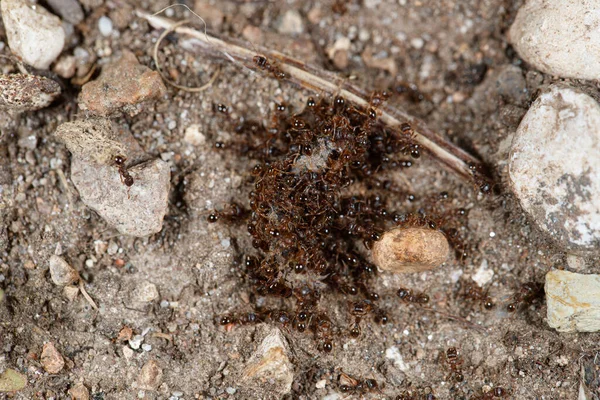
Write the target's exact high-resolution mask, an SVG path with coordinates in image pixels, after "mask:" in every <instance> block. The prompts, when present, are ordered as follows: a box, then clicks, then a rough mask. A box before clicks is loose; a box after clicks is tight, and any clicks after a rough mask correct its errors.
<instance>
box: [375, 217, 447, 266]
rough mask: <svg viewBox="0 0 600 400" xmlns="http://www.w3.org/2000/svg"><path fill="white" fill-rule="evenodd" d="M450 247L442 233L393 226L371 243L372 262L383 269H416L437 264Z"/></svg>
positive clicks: (445, 256) (425, 229)
mask: <svg viewBox="0 0 600 400" xmlns="http://www.w3.org/2000/svg"><path fill="white" fill-rule="evenodd" d="M449 252H450V246H449V245H448V240H447V239H446V237H445V236H444V234H443V233H442V232H440V231H437V230H434V229H428V228H395V229H391V230H389V231H387V232H385V233H384V234H383V236H382V237H381V239H380V240H378V241H377V242H375V243H374V244H373V249H372V252H371V254H372V256H373V262H374V263H375V265H377V266H378V267H379V268H381V269H382V270H384V271H390V272H395V273H403V272H420V271H427V270H430V269H433V268H435V267H439V266H440V265H441V264H443V263H444V262H445V261H446V259H447V258H448V254H449Z"/></svg>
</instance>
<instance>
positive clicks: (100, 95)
mask: <svg viewBox="0 0 600 400" xmlns="http://www.w3.org/2000/svg"><path fill="white" fill-rule="evenodd" d="M166 91H167V88H166V87H165V85H164V83H163V81H162V79H161V77H160V75H159V73H158V72H156V71H152V70H151V69H150V68H148V67H146V66H145V65H141V64H140V63H139V62H138V60H137V58H136V57H135V55H134V54H133V53H132V52H130V51H128V50H123V53H122V55H121V57H120V58H119V59H118V60H116V61H113V62H112V63H110V64H108V65H106V66H105V67H104V68H103V69H102V73H101V74H100V76H99V77H98V79H96V80H93V81H91V82H88V83H86V84H85V85H83V87H82V88H81V94H80V95H79V108H81V109H82V110H85V111H87V112H88V113H89V114H90V115H97V116H110V115H118V114H120V113H122V112H125V113H128V114H129V115H131V116H134V115H136V114H138V113H140V112H141V111H142V109H143V103H144V102H146V101H149V100H153V99H158V98H160V97H161V96H163V95H164V94H165V93H166Z"/></svg>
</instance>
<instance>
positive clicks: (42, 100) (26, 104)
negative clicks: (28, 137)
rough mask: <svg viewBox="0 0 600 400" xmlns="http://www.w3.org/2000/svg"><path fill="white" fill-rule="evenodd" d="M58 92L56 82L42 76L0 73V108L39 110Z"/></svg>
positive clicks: (56, 95)
mask: <svg viewBox="0 0 600 400" xmlns="http://www.w3.org/2000/svg"><path fill="white" fill-rule="evenodd" d="M60 92H61V90H60V86H59V84H58V83H56V82H55V81H54V80H52V79H49V78H45V77H43V76H38V75H25V74H11V75H0V110H7V111H8V110H11V111H15V112H24V111H34V110H39V109H41V108H44V107H47V106H49V105H50V103H52V102H53V101H54V99H56V98H57V97H58V96H59V95H60Z"/></svg>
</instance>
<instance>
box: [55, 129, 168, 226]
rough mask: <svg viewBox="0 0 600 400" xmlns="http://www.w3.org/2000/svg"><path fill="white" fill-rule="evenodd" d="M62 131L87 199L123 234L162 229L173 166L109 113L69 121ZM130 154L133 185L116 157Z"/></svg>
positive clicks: (74, 175) (58, 133) (78, 184)
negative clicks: (151, 154) (152, 156)
mask: <svg viewBox="0 0 600 400" xmlns="http://www.w3.org/2000/svg"><path fill="white" fill-rule="evenodd" d="M55 134H56V136H57V137H58V138H59V140H61V141H63V142H64V143H65V144H66V146H67V148H68V149H69V151H71V153H72V159H71V180H72V181H73V184H74V185H75V187H76V188H77V190H78V191H79V195H80V197H81V200H82V201H83V202H84V203H85V204H86V205H87V206H88V207H90V208H91V209H93V210H94V211H96V212H97V213H98V214H99V215H100V216H101V217H102V218H103V219H104V220H105V221H106V222H107V223H108V224H109V225H111V226H112V227H114V228H116V229H117V230H118V231H119V232H120V233H121V234H124V235H129V236H136V237H144V236H148V235H152V234H154V233H157V232H160V230H161V229H162V225H163V219H164V216H165V214H166V212H167V209H168V206H169V202H168V197H169V189H170V179H171V171H170V168H169V165H168V164H167V163H166V162H164V161H162V160H160V159H154V160H148V161H146V159H147V157H148V156H147V155H145V153H144V152H143V151H142V150H141V148H140V146H139V144H137V142H136V141H135V139H134V138H133V136H132V135H131V133H130V132H129V131H126V130H124V129H118V128H117V127H116V126H114V125H112V124H111V122H110V121H109V120H105V119H87V120H79V121H75V122H67V123H64V124H62V125H60V126H59V127H58V129H57V130H56V133H55ZM119 154H121V155H124V156H125V157H127V159H128V160H130V161H131V162H134V161H135V162H138V163H137V164H135V165H133V166H132V167H128V168H127V171H128V173H129V174H130V175H131V176H132V177H133V180H134V182H133V185H132V186H130V187H128V186H126V185H125V184H123V182H121V176H120V174H119V172H118V170H117V168H116V166H115V165H114V162H113V161H112V158H113V157H114V156H115V155H119Z"/></svg>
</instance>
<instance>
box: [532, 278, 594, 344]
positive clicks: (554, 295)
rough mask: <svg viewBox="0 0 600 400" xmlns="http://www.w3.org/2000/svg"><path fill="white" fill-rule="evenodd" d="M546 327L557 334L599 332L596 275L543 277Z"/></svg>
mask: <svg viewBox="0 0 600 400" xmlns="http://www.w3.org/2000/svg"><path fill="white" fill-rule="evenodd" d="M544 289H545V291H546V303H547V305H548V315H547V320H548V325H549V326H550V327H551V328H554V329H556V330H557V331H559V332H598V331H600V275H585V274H577V273H574V272H568V271H560V270H554V271H550V272H548V273H547V274H546V285H545V288H544Z"/></svg>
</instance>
